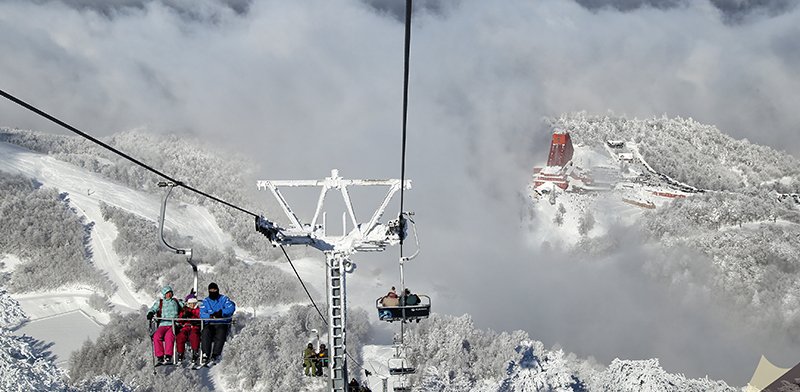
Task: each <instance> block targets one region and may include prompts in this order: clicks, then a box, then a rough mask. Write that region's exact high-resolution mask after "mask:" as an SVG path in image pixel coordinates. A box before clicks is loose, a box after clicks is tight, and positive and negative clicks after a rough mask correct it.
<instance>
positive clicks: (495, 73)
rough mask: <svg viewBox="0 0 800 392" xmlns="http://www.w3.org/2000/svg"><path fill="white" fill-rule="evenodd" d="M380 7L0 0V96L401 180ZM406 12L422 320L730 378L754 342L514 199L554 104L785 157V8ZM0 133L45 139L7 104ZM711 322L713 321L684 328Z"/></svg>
mask: <svg viewBox="0 0 800 392" xmlns="http://www.w3.org/2000/svg"><path fill="white" fill-rule="evenodd" d="M399 14H400V15H402V8H400V10H399ZM397 15H398V7H397V6H396V2H389V1H381V0H372V1H368V2H357V1H340V2H324V1H312V2H286V1H257V2H255V1H245V0H242V1H236V0H228V1H179V0H172V1H166V0H164V1H143V0H140V1H135V0H120V1H115V2H101V1H90V0H69V1H63V2H62V1H42V0H40V1H36V2H26V1H15V0H7V1H3V2H0V48H1V49H2V50H3V53H5V55H4V56H3V59H2V60H0V86H2V88H3V89H4V90H7V91H9V92H12V93H14V94H17V95H18V96H20V97H21V98H22V99H25V100H28V101H29V102H31V103H33V104H35V105H38V106H41V107H42V108H44V109H45V110H47V111H49V112H51V113H52V114H54V115H56V116H59V117H62V118H64V119H66V120H68V122H69V123H71V124H72V125H75V126H77V127H78V128H81V129H84V130H86V131H89V132H91V133H93V134H98V135H107V134H111V133H113V132H116V131H120V130H125V129H129V128H133V127H139V126H146V127H148V128H150V129H151V130H155V131H163V132H178V133H188V134H192V135H196V136H198V137H200V138H202V139H204V140H208V141H209V142H210V143H214V144H217V145H220V146H223V147H224V148H228V149H230V150H235V151H237V152H241V153H244V154H247V155H249V156H251V157H253V160H254V162H256V163H254V164H258V165H259V166H260V167H261V168H262V174H263V175H262V178H270V179H287V178H317V177H322V176H325V175H327V174H328V173H329V170H330V169H331V168H334V167H335V168H338V169H340V170H341V173H342V174H343V175H344V176H347V177H365V178H380V177H397V176H399V168H400V148H399V145H400V129H401V128H400V124H401V122H400V121H401V108H402V106H401V98H402V77H403V74H402V66H403V58H402V49H403V25H402V23H401V22H400V21H399V20H398V17H397ZM414 18H415V19H414V30H413V35H412V41H413V44H412V45H413V48H412V54H411V63H412V70H411V88H410V108H409V139H408V143H409V150H408V156H409V161H408V166H407V172H408V174H409V176H410V177H411V178H412V179H413V180H414V186H415V189H414V190H413V191H412V192H410V193H409V194H408V196H407V200H406V203H407V205H408V206H409V208H410V209H412V210H415V211H416V212H417V214H418V218H417V220H418V222H419V223H420V229H421V234H422V235H423V239H422V240H423V246H424V250H423V251H424V253H423V256H421V257H422V258H421V260H420V261H419V263H418V264H417V265H413V266H409V271H408V279H409V281H410V282H414V283H413V287H416V288H418V289H420V290H427V291H436V292H437V293H438V294H439V297H438V298H437V299H435V304H436V306H438V308H437V309H438V310H439V311H443V312H454V313H459V312H470V313H472V314H474V315H475V318H476V320H477V322H478V323H479V325H482V326H490V327H494V328H502V329H512V328H521V329H526V330H528V331H529V332H531V334H532V335H533V336H534V337H538V338H541V339H543V340H544V341H545V343H547V344H554V343H561V344H563V345H564V346H565V348H566V349H567V350H569V351H574V352H577V353H580V354H582V355H594V356H596V357H598V358H599V359H601V360H604V361H610V359H613V357H615V356H619V357H623V358H644V357H662V363H663V364H664V365H665V367H666V368H668V370H670V371H679V372H685V373H686V374H687V375H689V376H702V375H705V374H706V373H708V374H709V375H710V376H712V377H724V378H726V379H727V380H731V381H732V382H737V383H741V382H743V380H744V381H746V378H747V377H749V374H748V373H749V372H751V371H752V369H753V368H754V366H755V363H756V361H757V357H753V358H752V361H750V359H751V358H748V357H747V356H746V355H745V354H744V353H743V352H742V351H736V354H737V355H741V358H742V360H741V361H737V363H736V364H733V365H731V364H728V363H724V362H723V361H720V362H718V363H717V362H715V360H717V359H719V358H726V357H730V356H731V355H732V354H731V353H732V351H731V347H732V346H735V345H736V342H737V341H740V340H741V339H749V338H753V339H754V340H757V339H756V338H757V337H752V336H746V335H743V334H744V333H745V332H741V331H739V330H738V329H737V328H735V327H731V326H730V325H729V324H730V323H727V322H722V321H720V320H724V318H720V317H717V316H715V315H714V314H712V313H713V312H706V311H704V309H707V307H706V306H705V305H708V304H704V303H701V304H699V305H696V306H695V305H691V306H690V305H687V304H686V302H685V300H684V299H681V298H682V297H680V296H675V297H674V298H673V296H672V295H670V293H669V292H668V291H666V289H665V288H659V287H657V286H653V285H651V284H648V282H647V281H642V279H644V278H643V276H644V275H643V274H642V273H641V267H640V263H637V260H640V259H641V258H642V257H644V256H642V255H641V254H636V253H635V252H634V254H632V255H622V254H621V255H617V258H616V259H615V261H609V262H606V263H601V264H598V265H597V266H592V267H589V268H586V267H585V265H584V264H578V263H560V261H567V260H566V259H569V256H568V255H567V256H565V255H562V254H550V253H548V252H546V251H543V250H540V249H535V248H532V247H531V246H529V245H528V244H529V241H527V239H526V238H525V236H526V232H525V230H522V229H521V226H522V222H521V218H520V217H521V216H522V215H523V214H524V210H525V203H526V201H525V198H524V196H521V195H520V192H521V191H522V190H523V189H524V186H525V183H526V182H527V181H528V179H529V178H528V176H529V172H530V167H532V166H533V165H534V164H535V163H541V161H543V160H544V155H545V151H546V148H547V141H548V134H549V132H550V130H549V129H546V128H545V127H544V126H543V124H542V121H541V119H542V117H543V116H553V115H558V114H560V113H562V112H566V111H576V110H586V111H589V112H600V113H604V112H607V111H612V112H614V113H616V114H625V115H628V116H631V117H633V116H638V117H646V116H653V115H661V114H667V115H668V116H678V115H679V116H684V117H693V118H695V119H697V120H699V121H701V122H705V123H711V124H715V125H717V126H718V127H720V128H721V129H722V130H724V131H725V132H727V133H728V134H731V135H732V136H734V137H739V138H742V137H747V138H749V139H750V140H751V141H753V142H757V143H761V144H767V145H770V146H773V147H775V148H778V149H782V150H786V151H788V152H790V153H793V154H795V155H797V154H798V153H800V136H798V135H800V133H799V132H798V124H800V111H797V110H796V108H795V104H794V99H795V95H796V92H797V91H800V76H798V74H797V72H796V70H797V69H798V66H800V40H798V37H800V10H798V9H797V7H794V6H792V3H791V2H788V1H781V0H776V1H764V0H761V1H757V0H754V1H745V0H711V1H708V2H705V1H681V0H660V1H659V0H648V1H646V0H629V1H624V0H618V1H604V0H579V1H577V2H568V1H561V0H545V1H537V2H528V1H506V2H499V3H498V2H491V3H490V2H483V1H467V0H461V1H457V2H435V1H422V2H418V8H417V10H416V12H415V15H414ZM0 123H2V124H3V125H8V126H17V127H22V128H33V129H39V130H46V131H52V132H61V131H60V130H58V129H56V128H55V127H54V126H52V125H50V124H47V123H44V122H42V121H40V120H38V119H36V118H35V117H34V116H33V115H32V114H30V113H28V112H25V111H23V110H22V109H19V108H17V107H15V106H13V105H12V104H10V103H0ZM265 200H267V198H266V197H265ZM370 257H373V256H369V257H367V256H359V258H361V260H363V261H362V265H364V264H366V263H371V262H372V261H367V260H371V259H370ZM375 260H376V261H375V263H376V264H377V265H385V268H386V269H387V270H394V269H395V268H396V267H394V266H392V265H390V264H389V263H390V262H391V257H390V256H388V255H384V256H381V257H376V258H375ZM381 263H382V264H381ZM443 276H447V277H449V278H448V279H443V278H441V277H443ZM598 277H602V279H599V278H598ZM598 293H605V294H604V295H601V296H598V295H597V294H598ZM632 293H633V294H632ZM379 294H380V293H379ZM676 298H677V299H676ZM598 301H602V302H598ZM698 301H700V300H698ZM498 304H500V306H498ZM653 309H663V310H664V311H663V312H655V311H653ZM708 325H712V326H713V327H714V328H722V329H720V332H719V333H717V334H713V336H706V335H703V334H700V333H696V332H695V331H698V330H699V328H700V327H702V326H708ZM725 328H728V329H725ZM600 332H602V333H600ZM678 341H679V342H684V343H682V344H680V345H676V344H673V342H678ZM773 342H774V341H773ZM698 343H705V345H700V344H698ZM676 346H677V347H680V348H681V349H685V351H683V350H678V349H676ZM759 349H760V346H757V347H752V348H751V347H748V348H747V353H746V354H747V355H757V354H754V352H756V351H757V350H759ZM759 354H760V353H759ZM681 356H684V357H686V358H689V359H691V360H683V361H682V360H681V358H680V357H681ZM785 365H786V366H790V365H793V364H791V363H787V364H785Z"/></svg>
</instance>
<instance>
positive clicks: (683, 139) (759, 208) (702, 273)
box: [530, 113, 800, 342]
mask: <svg viewBox="0 0 800 392" xmlns="http://www.w3.org/2000/svg"><path fill="white" fill-rule="evenodd" d="M549 124H550V125H552V126H553V127H554V128H555V129H558V130H562V131H567V132H569V134H570V136H571V137H572V140H573V141H574V142H575V152H574V155H575V157H576V161H580V160H581V159H582V157H586V156H593V157H596V156H597V155H598V154H599V155H605V157H604V158H603V159H608V154H603V152H604V150H608V146H609V145H621V144H623V143H625V144H632V145H634V146H635V147H636V150H637V152H639V153H640V155H641V160H642V164H646V165H648V166H651V167H652V170H653V171H654V172H657V173H662V174H664V175H665V176H668V177H671V178H673V179H674V180H675V181H678V182H682V183H684V184H685V185H687V186H691V187H694V188H697V189H700V190H703V192H680V189H679V188H680V187H678V186H675V187H670V186H668V187H667V192H669V193H671V194H673V195H674V194H677V195H679V197H660V196H658V195H657V194H655V192H653V190H652V189H648V188H647V186H648V185H647V182H646V181H639V183H638V184H632V185H630V186H629V188H622V189H621V188H620V187H616V188H614V187H609V189H608V190H606V191H591V190H590V191H582V190H581V191H579V192H573V191H571V189H570V191H562V190H560V189H556V192H554V194H546V195H534V196H536V197H534V200H533V203H532V209H533V211H532V217H533V218H532V220H531V224H530V227H531V228H532V229H531V230H532V235H531V238H532V239H533V238H535V239H536V240H537V241H539V242H540V243H544V244H545V245H546V246H547V247H553V248H560V249H563V250H567V251H573V252H577V253H579V254H584V255H588V256H590V257H587V258H588V259H597V258H598V257H605V258H607V259H612V260H613V259H615V258H618V257H619V258H622V256H620V255H623V254H636V259H637V260H638V261H637V262H636V263H634V267H636V268H641V269H642V270H643V271H644V272H645V273H646V275H649V276H650V277H652V278H653V279H655V280H657V281H661V282H664V283H666V284H667V285H669V286H671V287H676V288H677V287H681V288H683V287H686V286H690V287H693V289H694V290H696V291H697V292H702V293H705V294H704V295H710V296H711V297H712V298H713V300H714V303H715V304H716V305H717V306H718V307H720V308H721V309H725V312H727V313H730V314H735V316H732V317H733V320H732V322H735V323H736V324H741V325H747V326H748V328H751V329H752V330H754V331H755V330H764V331H774V332H775V333H776V334H778V336H785V337H786V338H787V339H788V340H789V341H792V342H798V341H800V334H798V333H797V332H796V331H798V327H800V319H799V318H798V317H797V315H798V314H800V275H799V274H800V209H799V208H798V207H799V206H798V200H797V197H795V196H794V195H796V194H797V192H798V189H800V176H799V175H798V173H800V161H798V160H797V159H796V158H794V157H792V156H790V155H787V154H784V153H781V152H779V151H776V150H774V149H772V148H769V147H763V146H757V145H754V144H751V143H749V142H748V141H746V140H735V139H733V138H731V137H729V136H727V135H725V134H723V133H722V132H720V131H719V130H718V129H717V128H716V127H714V126H710V125H704V124H700V123H698V122H696V121H694V120H692V119H682V118H674V119H670V118H666V117H660V118H651V119H644V120H637V119H633V120H631V119H626V118H623V117H613V116H589V115H587V114H585V113H576V114H567V115H563V116H561V117H559V118H554V119H550V120H549ZM598 151H599V153H596V152H598ZM544 158H545V157H541V160H543V159H544ZM635 160H636V159H635V158H634V160H633V161H634V162H633V163H631V165H633V164H635V163H636V162H635ZM595 162H597V158H595ZM611 167H612V168H614V170H617V169H616V168H618V167H619V166H615V164H612V165H611ZM623 181H624V178H623ZM634 182H635V181H634ZM533 184H534V182H533V181H532V185H533ZM637 187H638V188H637ZM631 189H633V190H637V191H638V192H639V193H638V194H637V200H639V201H641V203H639V205H635V204H631V203H626V202H624V201H623V200H622V199H623V198H624V197H625V195H626V194H625V193H624V192H626V191H630V190H631ZM664 192H665V191H664V190H660V193H661V194H664ZM579 259H581V258H579ZM678 291H681V290H678Z"/></svg>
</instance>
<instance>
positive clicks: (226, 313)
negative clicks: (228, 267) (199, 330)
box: [200, 282, 236, 365]
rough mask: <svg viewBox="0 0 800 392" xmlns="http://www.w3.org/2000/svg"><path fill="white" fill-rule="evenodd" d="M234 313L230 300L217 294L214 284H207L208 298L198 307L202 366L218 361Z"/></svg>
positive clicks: (234, 309)
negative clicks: (201, 332)
mask: <svg viewBox="0 0 800 392" xmlns="http://www.w3.org/2000/svg"><path fill="white" fill-rule="evenodd" d="M234 311H236V304H235V303H233V301H231V300H230V298H228V297H226V296H224V295H222V294H220V293H219V286H217V284H216V283H213V282H212V283H211V284H209V285H208V297H206V299H204V300H203V302H202V303H201V305H200V318H201V319H203V324H204V326H203V334H202V337H201V341H202V342H201V348H202V351H203V363H204V364H206V365H210V364H213V363H216V362H218V361H219V356H220V354H222V346H224V345H225V339H226V338H227V337H228V326H229V325H230V319H229V318H230V317H231V316H233V312H234ZM215 319H225V320H215ZM212 344H213V348H212Z"/></svg>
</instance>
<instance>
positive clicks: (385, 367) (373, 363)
mask: <svg viewBox="0 0 800 392" xmlns="http://www.w3.org/2000/svg"><path fill="white" fill-rule="evenodd" d="M394 351H395V350H394V348H393V347H391V346H379V345H365V346H364V347H363V348H362V350H361V357H362V358H363V360H364V363H363V365H364V368H365V369H367V370H369V371H370V372H371V373H372V375H371V376H369V377H367V379H366V381H367V384H368V386H369V388H370V389H372V390H373V391H382V390H383V380H384V379H386V378H388V381H387V382H388V390H390V391H391V390H393V389H394V386H395V385H394V382H395V381H396V380H397V377H395V376H391V377H390V376H389V358H391V357H392V356H393V355H394ZM359 376H360V377H359V379H362V378H361V377H363V374H361V375H359ZM398 386H399V385H398Z"/></svg>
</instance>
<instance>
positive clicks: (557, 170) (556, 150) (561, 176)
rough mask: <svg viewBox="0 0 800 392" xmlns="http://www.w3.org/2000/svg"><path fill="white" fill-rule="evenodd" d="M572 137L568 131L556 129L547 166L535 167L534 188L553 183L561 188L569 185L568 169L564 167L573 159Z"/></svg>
mask: <svg viewBox="0 0 800 392" xmlns="http://www.w3.org/2000/svg"><path fill="white" fill-rule="evenodd" d="M572 153H573V148H572V139H571V138H570V137H569V133H568V132H566V131H555V132H554V133H553V139H552V141H551V142H550V154H549V156H548V157H547V166H546V167H544V168H540V167H535V168H533V173H534V178H533V186H534V188H539V187H541V186H542V185H546V184H552V185H554V186H557V187H559V188H561V189H567V188H568V187H569V179H568V173H567V169H566V168H565V167H564V166H565V165H566V164H567V163H569V161H570V160H572Z"/></svg>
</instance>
